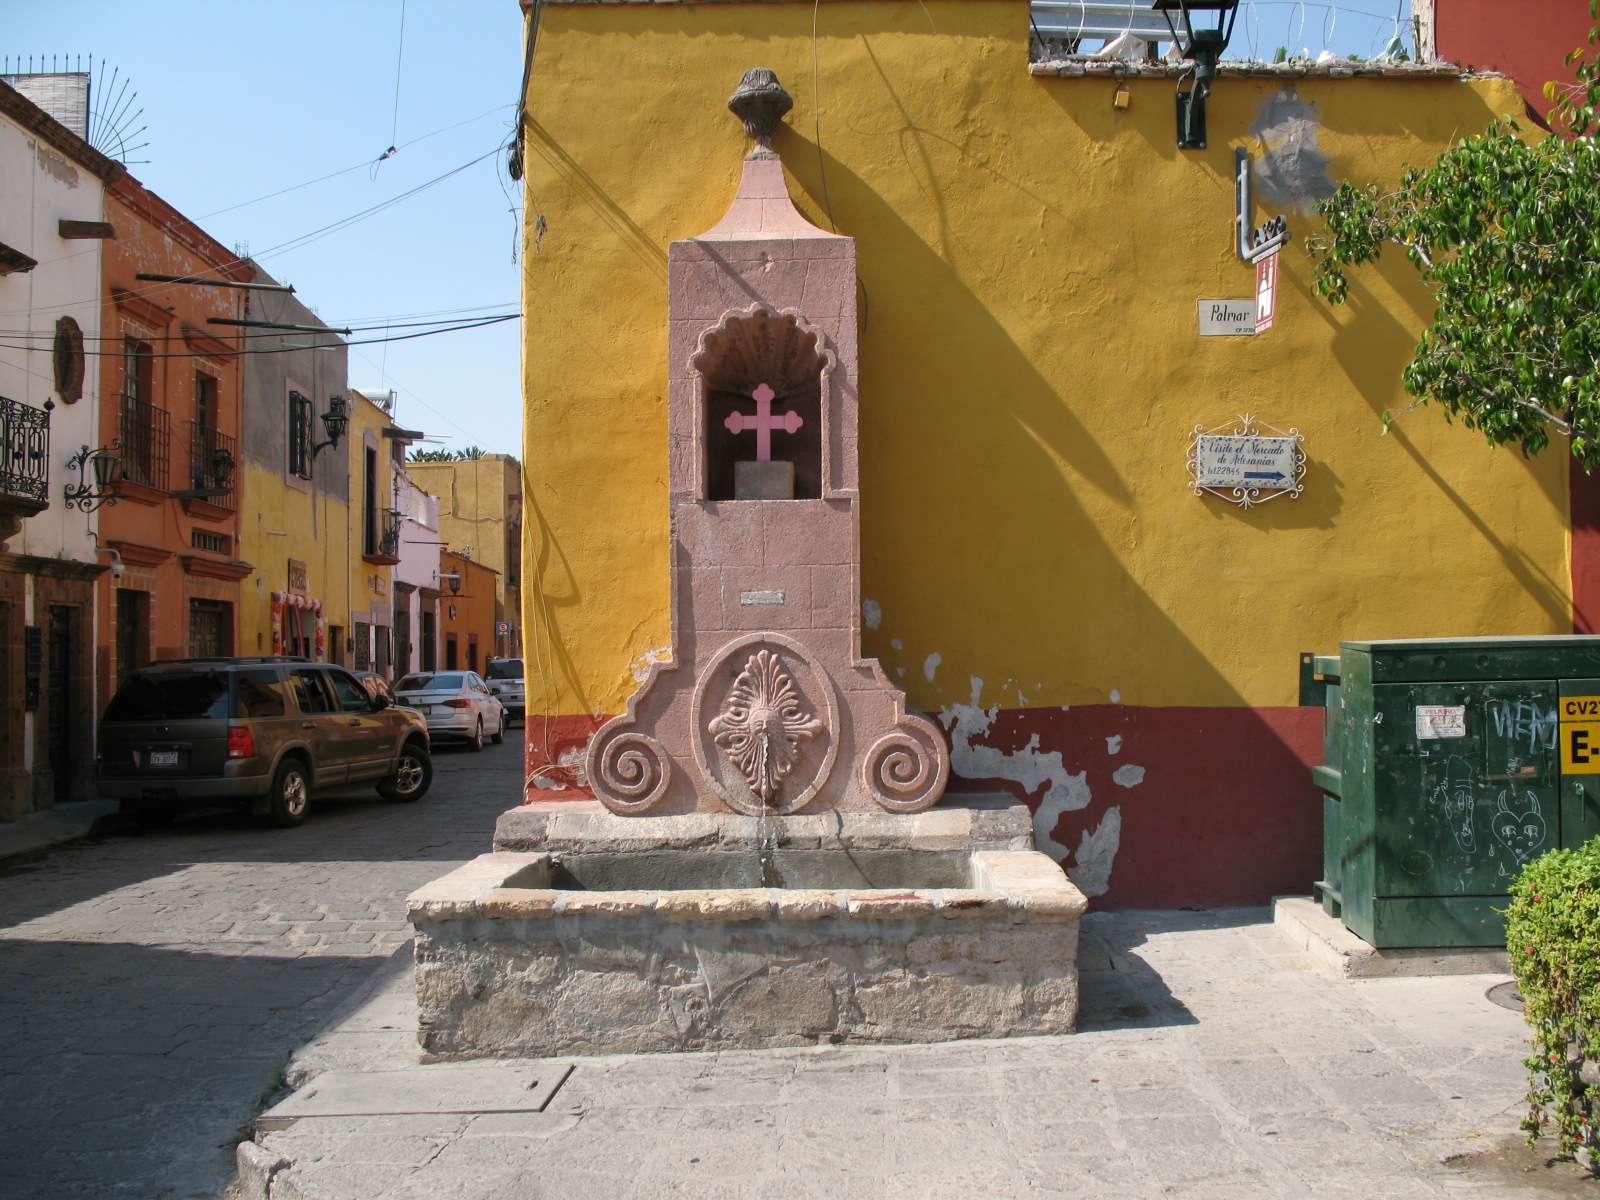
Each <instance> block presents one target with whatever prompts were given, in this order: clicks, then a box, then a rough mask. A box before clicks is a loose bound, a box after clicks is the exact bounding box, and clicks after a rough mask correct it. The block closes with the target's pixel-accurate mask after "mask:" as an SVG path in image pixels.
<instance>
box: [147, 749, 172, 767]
mask: <svg viewBox="0 0 1600 1200" xmlns="http://www.w3.org/2000/svg"><path fill="white" fill-rule="evenodd" d="M150 765H151V766H152V767H175V766H177V765H178V752H177V751H176V750H152V751H150Z"/></svg>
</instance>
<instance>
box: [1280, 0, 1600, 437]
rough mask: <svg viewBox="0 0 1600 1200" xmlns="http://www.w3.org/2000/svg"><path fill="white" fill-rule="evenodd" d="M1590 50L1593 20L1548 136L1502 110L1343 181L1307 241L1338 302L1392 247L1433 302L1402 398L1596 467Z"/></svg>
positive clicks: (1595, 105)
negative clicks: (1557, 444) (1376, 170)
mask: <svg viewBox="0 0 1600 1200" xmlns="http://www.w3.org/2000/svg"><path fill="white" fill-rule="evenodd" d="M1597 8H1600V0H1591V4H1590V11H1591V15H1593V14H1594V13H1595V11H1596V9H1597ZM1597 47H1600V27H1597V28H1596V29H1595V30H1594V31H1592V32H1591V33H1590V35H1589V46H1588V48H1587V49H1580V50H1576V51H1574V52H1573V53H1572V54H1570V55H1568V56H1567V62H1568V64H1569V65H1572V64H1576V67H1575V74H1576V79H1577V83H1576V84H1575V85H1570V86H1564V87H1561V86H1557V85H1555V84H1549V85H1546V89H1545V91H1546V94H1547V95H1548V96H1549V97H1550V98H1551V99H1552V100H1554V101H1555V108H1554V109H1553V110H1552V113H1551V116H1552V119H1553V122H1554V125H1555V128H1556V132H1555V133H1553V134H1551V135H1549V136H1546V137H1542V138H1539V139H1538V140H1534V139H1532V138H1530V137H1528V136H1527V135H1526V134H1525V133H1524V131H1523V130H1522V128H1521V127H1520V126H1518V125H1517V123H1516V122H1515V121H1512V120H1510V119H1508V118H1499V119H1497V120H1495V121H1493V122H1491V123H1490V125H1489V127H1488V128H1487V129H1486V130H1485V131H1484V132H1483V133H1481V134H1477V135H1474V136H1472V137H1468V138H1465V139H1463V140H1462V141H1461V142H1459V143H1458V144H1456V145H1455V146H1453V147H1451V148H1450V149H1449V150H1446V151H1445V152H1444V154H1442V155H1440V157H1439V159H1438V161H1437V162H1435V163H1434V164H1433V165H1432V166H1429V167H1408V168H1406V170H1405V171H1404V173H1403V174H1402V175H1401V178H1400V184H1399V187H1397V188H1396V189H1394V190H1393V191H1385V190H1383V189H1382V188H1380V187H1379V186H1378V185H1377V184H1366V185H1365V186H1362V187H1356V186H1355V185H1353V184H1349V183H1346V184H1343V185H1341V186H1340V187H1339V189H1338V190H1337V191H1336V192H1335V193H1334V194H1333V195H1332V196H1330V197H1328V198H1327V199H1326V200H1323V201H1321V202H1319V203H1318V204H1317V206H1316V211H1317V213H1318V214H1319V215H1320V216H1321V217H1322V218H1323V220H1324V221H1325V222H1326V230H1325V233H1324V234H1323V235H1322V236H1319V237H1313V238H1308V239H1307V243H1306V244H1307V249H1308V250H1309V251H1310V253H1311V256H1312V258H1313V260H1314V261H1315V270H1314V280H1315V284H1316V287H1317V290H1318V291H1320V292H1321V293H1322V295H1323V296H1325V297H1327V299H1328V300H1330V301H1332V302H1333V303H1335V304H1342V303H1344V302H1345V300H1346V299H1347V298H1348V295H1349V289H1350V272H1351V271H1352V269H1353V268H1356V267H1360V266H1363V265H1365V264H1367V263H1370V262H1373V261H1375V260H1376V259H1377V258H1378V256H1379V255H1380V254H1381V253H1382V251H1383V249H1384V247H1385V246H1386V245H1391V244H1392V245H1394V246H1397V247H1399V248H1400V249H1401V250H1402V251H1403V252H1404V253H1405V255H1406V257H1407V259H1408V260H1409V261H1410V262H1411V264H1412V266H1413V267H1415V268H1416V270H1417V272H1418V274H1419V275H1420V277H1421V279H1422V281H1423V282H1424V283H1425V284H1426V285H1427V286H1428V288H1429V289H1430V290H1431V291H1432V292H1433V294H1434V298H1435V300H1436V302H1437V309H1436V311H1435V313H1434V318H1433V323H1432V324H1431V325H1429V326H1428V328H1427V329H1426V330H1424V331H1423V334H1422V340H1421V341H1420V342H1419V343H1418V345H1417V348H1416V353H1415V355H1414V357H1413V358H1412V361H1411V362H1410V363H1409V364H1408V365H1407V366H1406V368H1405V370H1404V372H1403V374H1402V376H1401V378H1402V381H1403V383H1404V385H1405V389H1406V391H1407V392H1408V393H1409V394H1411V395H1412V396H1414V397H1416V398H1417V403H1418V404H1437V405H1439V406H1440V407H1442V408H1443V409H1444V410H1445V415H1446V418H1447V419H1456V418H1459V419H1460V420H1461V421H1462V423H1463V424H1465V425H1467V426H1468V427H1469V428H1472V429H1476V430H1478V431H1479V432H1481V433H1482V434H1483V435H1484V436H1485V437H1486V438H1488V440H1489V441H1490V442H1491V443H1493V444H1495V445H1506V444H1512V443H1514V444H1517V445H1519V446H1521V448H1522V451H1523V453H1524V454H1528V455H1533V454H1537V453H1538V452H1539V451H1541V450H1543V449H1544V448H1545V446H1546V445H1548V444H1549V441H1550V437H1551V432H1552V430H1553V431H1555V433H1556V435H1557V436H1561V437H1565V438H1566V439H1568V444H1569V446H1570V449H1571V452H1572V454H1573V455H1574V456H1575V457H1576V458H1577V459H1578V460H1579V461H1580V462H1582V463H1583V465H1584V467H1585V469H1592V468H1593V467H1594V466H1595V464H1596V463H1597V462H1600V140H1597V136H1596V135H1597V133H1600V65H1597V53H1596V48H1597ZM1411 407H1416V405H1412V406H1411ZM1398 411H1400V412H1403V411H1409V410H1408V409H1402V410H1398ZM1396 415H1398V413H1397V412H1396V411H1391V412H1388V413H1385V414H1384V428H1385V430H1387V429H1388V426H1389V424H1390V422H1391V421H1393V420H1394V418H1395V416H1396Z"/></svg>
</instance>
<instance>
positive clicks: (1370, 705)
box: [1300, 634, 1600, 948]
mask: <svg viewBox="0 0 1600 1200" xmlns="http://www.w3.org/2000/svg"><path fill="white" fill-rule="evenodd" d="M1300 702H1301V704H1318V705H1322V706H1323V707H1324V708H1325V709H1326V710H1327V712H1326V718H1325V735H1324V753H1323V762H1324V765H1322V766H1320V767H1316V768H1314V769H1313V771H1312V778H1313V779H1314V781H1315V782H1316V784H1317V786H1318V787H1319V788H1321V790H1322V793H1323V839H1324V840H1323V877H1322V879H1321V880H1319V881H1318V882H1317V884H1316V892H1317V897H1318V899H1319V900H1320V901H1321V903H1322V906H1323V908H1324V909H1325V910H1326V911H1327V912H1328V913H1330V914H1331V915H1334V916H1338V917H1341V918H1342V919H1343V920H1344V923H1345V925H1347V926H1348V927H1349V928H1350V930H1351V931H1352V932H1354V933H1355V934H1356V935H1357V936H1359V937H1361V938H1362V939H1364V940H1365V941H1367V942H1370V943H1371V944H1372V945H1374V946H1378V947H1385V948H1387V947H1400V946H1495V945H1504V944H1505V916H1504V912H1503V910H1504V909H1505V907H1506V904H1507V900H1506V891H1507V888H1508V886H1509V885H1510V883H1511V879H1512V877H1513V876H1515V875H1516V873H1517V871H1518V870H1520V869H1521V867H1522V866H1523V864H1525V863H1527V862H1528V861H1529V860H1530V859H1532V858H1535V857H1537V856H1538V855H1540V854H1542V853H1544V852H1545V851H1546V850H1549V849H1552V848H1553V847H1556V846H1577V845H1580V844H1582V843H1583V842H1585V841H1587V840H1589V839H1590V838H1592V837H1594V836H1596V835H1597V834H1600V636H1589V635H1578V634H1575V635H1568V636H1564V637H1563V636H1547V637H1504V638H1430V639H1423V640H1417V641H1381V642H1343V643H1341V644H1340V652H1339V656H1338V657H1337V658H1329V657H1322V656H1319V655H1313V654H1302V655H1301V656H1300Z"/></svg>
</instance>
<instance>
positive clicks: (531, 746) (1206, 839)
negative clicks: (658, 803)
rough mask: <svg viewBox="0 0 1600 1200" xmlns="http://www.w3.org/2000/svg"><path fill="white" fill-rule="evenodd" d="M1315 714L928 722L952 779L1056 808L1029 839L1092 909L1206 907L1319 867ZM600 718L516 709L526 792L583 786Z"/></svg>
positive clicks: (997, 713) (581, 793) (1056, 713)
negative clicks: (1085, 893)
mask: <svg viewBox="0 0 1600 1200" xmlns="http://www.w3.org/2000/svg"><path fill="white" fill-rule="evenodd" d="M974 711H976V710H974ZM1322 715H1323V710H1322V709H1320V708H1255V709H1251V708H1138V707H1135V706H1132V705H1126V704H1103V705H1088V706H1084V707H1079V708H1071V709H1059V708H1023V709H1000V710H994V709H990V710H984V711H982V712H981V713H980V714H979V720H978V721H976V722H973V721H971V720H970V719H963V718H962V716H961V715H960V714H959V713H957V714H956V715H954V716H951V717H948V718H945V719H943V720H941V722H940V723H941V727H943V728H944V729H945V730H946V735H947V736H948V737H950V738H951V741H952V745H953V751H954V757H953V761H954V765H955V767H956V773H954V774H953V775H952V779H951V788H952V789H953V790H960V789H968V790H1004V791H1007V792H1010V793H1011V794H1012V795H1014V796H1016V797H1017V798H1018V799H1020V800H1023V801H1025V802H1026V803H1027V805H1028V807H1029V808H1030V809H1032V810H1033V811H1034V812H1035V813H1038V812H1039V810H1040V808H1041V806H1044V807H1045V811H1046V813H1047V814H1048V813H1050V812H1052V811H1053V812H1057V813H1058V814H1059V815H1058V816H1056V818H1055V819H1054V820H1053V821H1051V820H1049V819H1048V817H1046V818H1045V819H1044V820H1041V821H1040V822H1039V826H1040V827H1037V828H1036V835H1037V837H1038V844H1039V848H1040V849H1041V850H1044V851H1046V852H1047V853H1050V854H1051V855H1052V857H1055V858H1057V859H1059V860H1061V861H1062V862H1063V863H1064V865H1065V866H1066V868H1067V870H1068V872H1069V873H1070V874H1072V876H1073V878H1074V879H1075V880H1078V881H1079V883H1080V886H1086V889H1087V890H1096V891H1098V894H1097V895H1095V896H1094V897H1093V899H1092V902H1093V904H1094V906H1095V907H1096V908H1214V907H1220V906H1225V905H1249V904H1265V903H1267V901H1268V900H1270V899H1271V898H1272V897H1273V896H1277V895H1308V894H1309V893H1310V891H1311V884H1312V882H1313V881H1314V880H1315V879H1316V878H1317V877H1318V875H1319V873H1320V870H1321V865H1322V797H1321V795H1320V793H1319V792H1318V791H1317V789H1316V788H1315V787H1313V786H1312V783H1311V767H1312V766H1313V765H1314V764H1316V763H1319V762H1321V761H1322ZM606 719H607V718H606V717H604V716H599V717H591V716H571V715H567V716H556V717H540V716H537V715H534V714H530V715H529V717H528V728H527V766H528V771H527V776H528V785H527V788H526V791H525V798H526V799H528V800H567V799H571V800H578V799H590V798H592V796H593V793H592V792H590V791H589V789H588V788H587V787H586V786H585V785H584V781H583V774H582V768H583V751H584V749H585V747H586V746H587V745H588V741H589V738H590V737H591V736H592V735H593V733H594V731H595V730H596V729H598V728H599V727H600V725H601V724H602V723H603V722H604V721H605V720H606ZM963 767H965V768H966V769H967V770H969V771H972V772H974V774H973V775H969V776H963V775H961V774H960V773H959V772H960V770H961V769H962V768H963ZM1046 821H1048V827H1047V828H1046V827H1043V826H1044V825H1045V823H1046ZM1102 888H1103V890H1100V889H1102Z"/></svg>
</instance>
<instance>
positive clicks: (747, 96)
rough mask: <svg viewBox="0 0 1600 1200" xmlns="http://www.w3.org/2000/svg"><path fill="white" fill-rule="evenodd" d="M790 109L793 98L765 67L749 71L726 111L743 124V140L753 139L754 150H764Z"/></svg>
mask: <svg viewBox="0 0 1600 1200" xmlns="http://www.w3.org/2000/svg"><path fill="white" fill-rule="evenodd" d="M793 107H794V98H793V97H792V96H790V95H789V93H788V92H786V91H784V90H783V84H781V83H779V82H778V77H777V75H776V74H774V73H773V72H772V71H770V70H768V69H767V68H766V67H751V68H750V69H749V70H748V71H746V72H745V73H744V76H743V77H742V78H741V79H740V80H739V86H738V87H737V88H735V89H734V91H733V95H732V96H730V97H728V108H729V109H731V110H732V112H733V115H734V116H736V117H738V118H739V120H740V121H742V122H743V123H744V135H745V137H747V138H754V139H755V142H756V145H757V146H759V147H761V148H762V149H768V150H770V149H771V148H772V147H771V143H772V135H773V133H774V132H775V131H776V130H777V128H778V122H779V121H781V120H783V114H784V113H786V112H788V111H789V110H790V109H791V108H793Z"/></svg>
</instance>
